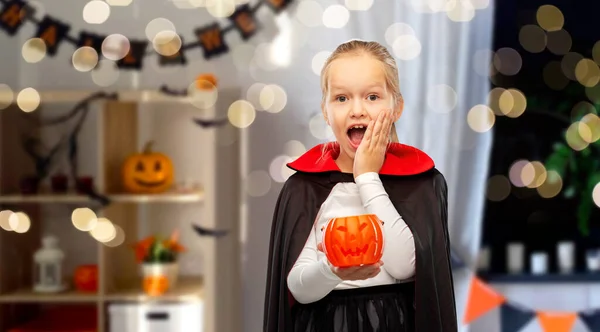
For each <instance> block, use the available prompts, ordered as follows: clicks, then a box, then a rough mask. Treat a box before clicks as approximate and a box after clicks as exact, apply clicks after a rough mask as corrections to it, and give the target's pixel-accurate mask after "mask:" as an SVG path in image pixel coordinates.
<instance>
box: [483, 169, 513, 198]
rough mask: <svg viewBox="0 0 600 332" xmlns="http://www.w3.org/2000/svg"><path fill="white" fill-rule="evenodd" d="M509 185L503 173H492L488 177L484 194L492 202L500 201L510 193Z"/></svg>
mask: <svg viewBox="0 0 600 332" xmlns="http://www.w3.org/2000/svg"><path fill="white" fill-rule="evenodd" d="M510 190H511V185H510V181H509V179H508V178H507V177H506V176H504V175H499V174H498V175H494V176H492V177H490V178H489V179H488V183H487V190H486V196H487V199H488V200H490V201H493V202H500V201H502V200H504V199H506V198H507V197H508V195H510Z"/></svg>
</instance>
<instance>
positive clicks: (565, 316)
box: [537, 312, 577, 332]
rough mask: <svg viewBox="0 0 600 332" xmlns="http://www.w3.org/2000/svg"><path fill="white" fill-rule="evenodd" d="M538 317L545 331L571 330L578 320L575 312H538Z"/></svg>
mask: <svg viewBox="0 0 600 332" xmlns="http://www.w3.org/2000/svg"><path fill="white" fill-rule="evenodd" d="M537 318H538V320H539V321H540V325H541V326H542V329H543V330H544V332H569V331H571V330H572V329H573V325H575V321H576V320H577V313H574V312H538V313H537Z"/></svg>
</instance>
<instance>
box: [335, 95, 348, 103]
mask: <svg viewBox="0 0 600 332" xmlns="http://www.w3.org/2000/svg"><path fill="white" fill-rule="evenodd" d="M336 100H337V101H339V102H342V103H343V102H345V101H346V97H344V96H339V97H337V98H336Z"/></svg>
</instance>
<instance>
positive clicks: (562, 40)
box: [547, 30, 573, 55]
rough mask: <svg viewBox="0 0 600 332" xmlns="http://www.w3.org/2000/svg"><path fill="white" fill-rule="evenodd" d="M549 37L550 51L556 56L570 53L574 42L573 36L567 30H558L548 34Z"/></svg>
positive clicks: (548, 46)
mask: <svg viewBox="0 0 600 332" xmlns="http://www.w3.org/2000/svg"><path fill="white" fill-rule="evenodd" d="M547 36H548V45H547V48H548V51H550V52H552V53H554V54H556V55H564V54H567V53H569V51H570V50H571V46H572V45H573V41H572V40H571V35H570V34H569V32H568V31H566V30H556V31H550V32H548V33H547Z"/></svg>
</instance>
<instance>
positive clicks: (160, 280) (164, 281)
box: [142, 275, 169, 296]
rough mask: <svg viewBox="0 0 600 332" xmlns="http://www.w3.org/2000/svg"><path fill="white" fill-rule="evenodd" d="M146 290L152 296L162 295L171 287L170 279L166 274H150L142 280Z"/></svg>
mask: <svg viewBox="0 0 600 332" xmlns="http://www.w3.org/2000/svg"><path fill="white" fill-rule="evenodd" d="M142 286H143V288H144V292H146V294H148V295H150V296H160V295H163V294H164V293H166V292H167V290H168V289H169V279H168V278H167V277H166V276H164V275H150V276H146V277H144V279H143V281H142Z"/></svg>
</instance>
